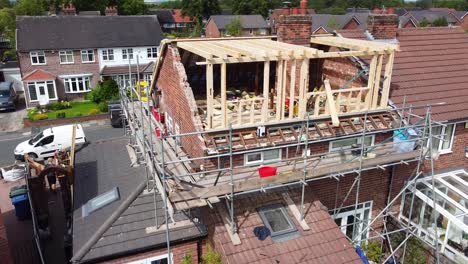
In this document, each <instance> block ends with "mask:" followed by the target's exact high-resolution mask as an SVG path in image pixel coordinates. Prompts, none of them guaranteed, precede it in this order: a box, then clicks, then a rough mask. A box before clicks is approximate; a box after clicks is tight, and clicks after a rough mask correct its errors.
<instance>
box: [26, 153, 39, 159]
mask: <svg viewBox="0 0 468 264" xmlns="http://www.w3.org/2000/svg"><path fill="white" fill-rule="evenodd" d="M28 156H29V157H31V158H32V159H34V160H35V159H37V154H36V153H28Z"/></svg>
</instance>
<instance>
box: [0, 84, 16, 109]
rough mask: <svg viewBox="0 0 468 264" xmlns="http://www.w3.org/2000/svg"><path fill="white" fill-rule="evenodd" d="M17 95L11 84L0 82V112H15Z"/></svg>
mask: <svg viewBox="0 0 468 264" xmlns="http://www.w3.org/2000/svg"><path fill="white" fill-rule="evenodd" d="M17 104H18V94H17V93H16V91H15V88H14V87H13V83H12V82H0V111H4V110H11V111H15V110H16V105H17Z"/></svg>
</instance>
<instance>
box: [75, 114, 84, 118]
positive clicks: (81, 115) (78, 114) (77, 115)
mask: <svg viewBox="0 0 468 264" xmlns="http://www.w3.org/2000/svg"><path fill="white" fill-rule="evenodd" d="M76 116H83V114H82V113H77V114H76V115H75V117H76Z"/></svg>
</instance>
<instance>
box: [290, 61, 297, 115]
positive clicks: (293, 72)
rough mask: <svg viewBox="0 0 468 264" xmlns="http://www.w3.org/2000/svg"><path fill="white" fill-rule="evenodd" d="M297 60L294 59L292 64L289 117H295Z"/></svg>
mask: <svg viewBox="0 0 468 264" xmlns="http://www.w3.org/2000/svg"><path fill="white" fill-rule="evenodd" d="M296 63H297V61H296V60H293V62H292V65H291V82H290V84H289V113H288V115H289V116H288V117H289V118H294V98H295V95H294V93H295V90H296Z"/></svg>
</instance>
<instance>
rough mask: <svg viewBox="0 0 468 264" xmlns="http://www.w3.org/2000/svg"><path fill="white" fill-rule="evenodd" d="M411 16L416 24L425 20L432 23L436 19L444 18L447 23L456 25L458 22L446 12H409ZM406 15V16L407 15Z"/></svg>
mask: <svg viewBox="0 0 468 264" xmlns="http://www.w3.org/2000/svg"><path fill="white" fill-rule="evenodd" d="M409 14H411V15H412V16H413V17H414V18H415V19H416V20H417V21H418V22H422V21H424V20H427V21H428V22H430V23H432V22H434V21H435V20H436V19H438V18H441V17H445V18H446V19H447V22H449V23H456V22H458V20H457V19H456V18H455V17H454V16H452V15H451V13H450V11H446V10H438V11H430V10H421V11H410V12H409ZM407 15H408V14H407Z"/></svg>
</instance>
